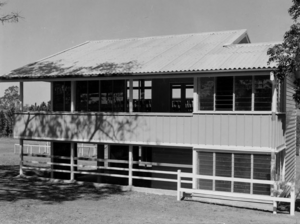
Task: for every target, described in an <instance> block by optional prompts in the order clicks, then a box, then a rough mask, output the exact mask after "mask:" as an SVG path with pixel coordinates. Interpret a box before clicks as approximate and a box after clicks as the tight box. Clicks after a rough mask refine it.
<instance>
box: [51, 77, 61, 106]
mask: <svg viewBox="0 0 300 224" xmlns="http://www.w3.org/2000/svg"><path fill="white" fill-rule="evenodd" d="M52 103H53V111H64V82H53V102H52Z"/></svg>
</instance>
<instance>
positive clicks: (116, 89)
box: [76, 80, 126, 112]
mask: <svg viewBox="0 0 300 224" xmlns="http://www.w3.org/2000/svg"><path fill="white" fill-rule="evenodd" d="M125 94H126V91H125V81H124V80H107V81H106V80H105V81H78V82H76V111H91V112H97V111H102V112H124V111H125V99H126V97H125Z"/></svg>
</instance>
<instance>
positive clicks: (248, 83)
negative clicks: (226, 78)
mask: <svg viewBox="0 0 300 224" xmlns="http://www.w3.org/2000/svg"><path fill="white" fill-rule="evenodd" d="M251 96H252V76H244V77H238V76H237V77H235V110H251V103H252V98H251Z"/></svg>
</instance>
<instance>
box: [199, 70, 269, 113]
mask: <svg viewBox="0 0 300 224" xmlns="http://www.w3.org/2000/svg"><path fill="white" fill-rule="evenodd" d="M199 81H200V85H199V89H198V93H199V109H200V110H203V111H270V110H271V107H272V83H271V81H270V76H268V75H265V76H236V77H231V76H228V77H203V78H199Z"/></svg>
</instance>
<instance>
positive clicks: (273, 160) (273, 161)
mask: <svg viewBox="0 0 300 224" xmlns="http://www.w3.org/2000/svg"><path fill="white" fill-rule="evenodd" d="M270 172H271V180H272V181H274V184H273V185H271V195H272V196H273V197H277V195H276V194H274V193H275V191H277V185H276V154H275V152H272V153H271V170H270ZM276 213H277V201H273V214H276Z"/></svg>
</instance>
